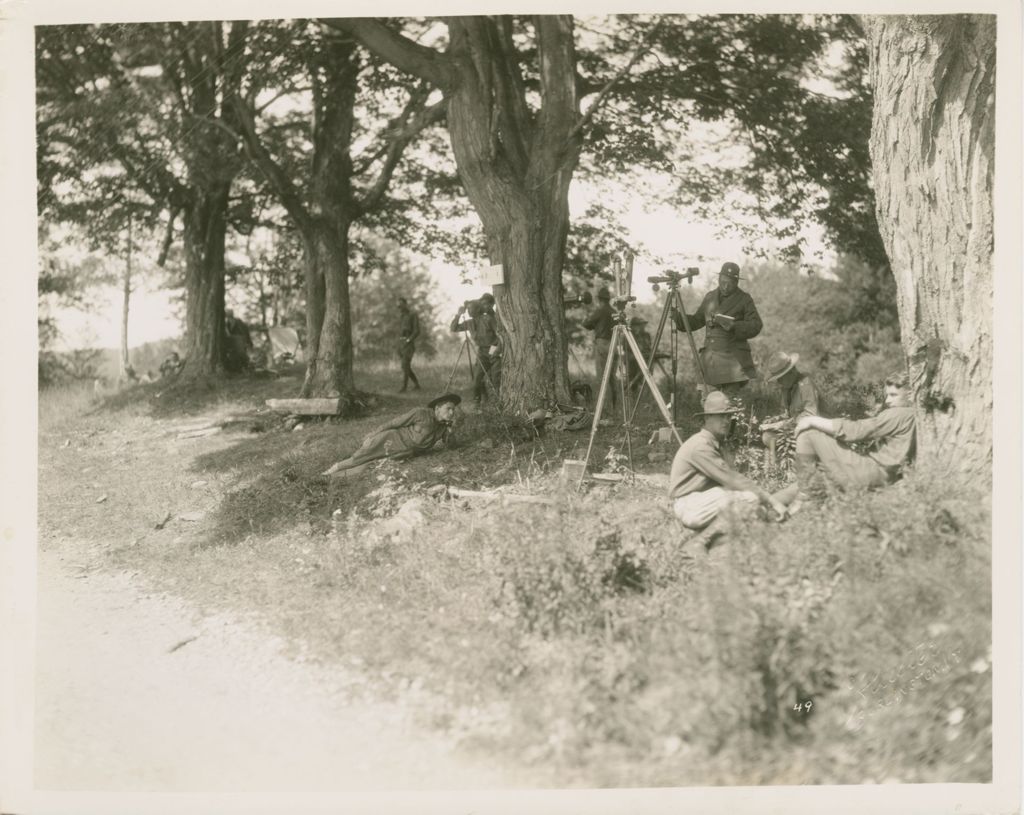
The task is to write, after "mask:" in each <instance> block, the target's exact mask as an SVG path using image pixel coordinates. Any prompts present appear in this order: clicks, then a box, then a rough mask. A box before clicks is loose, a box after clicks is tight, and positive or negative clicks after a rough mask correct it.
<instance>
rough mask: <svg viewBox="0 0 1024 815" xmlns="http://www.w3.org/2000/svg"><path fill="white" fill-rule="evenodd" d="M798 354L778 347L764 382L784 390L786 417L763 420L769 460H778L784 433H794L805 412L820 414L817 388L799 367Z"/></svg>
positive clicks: (771, 463)
mask: <svg viewBox="0 0 1024 815" xmlns="http://www.w3.org/2000/svg"><path fill="white" fill-rule="evenodd" d="M799 361H800V355H799V354H787V353H786V352H785V351H776V352H775V353H774V354H772V356H771V358H770V359H769V360H768V375H767V376H766V377H765V382H773V383H775V384H776V385H778V387H779V389H780V390H781V392H782V403H783V405H784V406H785V409H786V418H785V419H780V420H779V421H777V422H770V423H767V424H762V425H761V429H762V431H763V432H762V433H761V441H762V442H764V446H765V448H766V449H767V451H768V464H769V466H772V467H774V466H775V464H776V447H777V444H778V441H779V439H780V438H781V437H783V436H791V435H792V432H793V428H794V427H795V426H796V423H797V420H799V419H800V417H802V416H819V415H821V410H820V407H821V405H820V402H821V399H820V397H819V396H818V389H817V388H816V387H815V385H814V380H812V379H811V378H810V377H809V376H808V375H807V374H805V373H803V372H802V371H801V370H800V369H799V368H797V363H798V362H799Z"/></svg>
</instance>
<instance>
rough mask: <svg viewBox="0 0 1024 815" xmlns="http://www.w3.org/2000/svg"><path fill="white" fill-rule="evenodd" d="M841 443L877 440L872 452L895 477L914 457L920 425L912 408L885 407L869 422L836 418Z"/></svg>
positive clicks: (877, 460) (873, 456)
mask: <svg viewBox="0 0 1024 815" xmlns="http://www.w3.org/2000/svg"><path fill="white" fill-rule="evenodd" d="M833 422H834V423H835V426H836V438H837V439H839V440H841V441H847V442H852V441H875V442H876V446H875V449H874V450H872V451H871V452H869V453H868V455H869V456H870V457H871V458H873V459H874V460H875V461H876V462H877V463H878V464H879V465H881V466H882V467H884V468H885V470H886V472H888V473H889V474H890V476H891V475H894V474H896V473H898V472H899V471H900V469H901V468H902V467H903V465H904V464H906V463H907V462H909V461H910V460H911V459H913V457H914V452H915V445H916V422H915V419H914V409H913V408H912V407H892V408H885V410H883V411H882V412H881V413H879V414H878V415H877V416H873V417H871V418H869V419H860V420H859V421H855V420H853V419H833Z"/></svg>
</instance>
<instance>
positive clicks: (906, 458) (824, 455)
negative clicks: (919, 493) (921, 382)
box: [786, 371, 915, 498]
mask: <svg viewBox="0 0 1024 815" xmlns="http://www.w3.org/2000/svg"><path fill="white" fill-rule="evenodd" d="M794 433H795V434H796V456H795V465H796V477H797V484H796V485H793V487H791V488H788V490H787V492H789V493H791V494H792V496H793V497H794V498H795V497H797V495H798V493H799V495H800V496H801V497H803V496H806V495H807V493H808V488H809V485H811V484H812V483H813V482H814V480H815V478H816V476H817V474H818V471H819V466H820V468H821V469H822V470H824V472H825V474H826V475H827V476H828V478H829V479H830V480H831V481H832V482H833V483H835V484H836V485H837V486H838V487H840V488H841V489H851V488H854V489H856V488H860V489H872V488H875V487H884V486H886V485H887V484H891V483H892V482H894V481H896V480H897V479H898V478H899V477H900V476H901V475H902V472H903V468H904V467H905V466H906V465H907V464H908V463H909V462H910V461H912V460H913V458H914V451H915V419H914V408H913V405H912V404H911V394H910V383H909V380H908V377H907V375H906V374H905V373H903V372H902V371H897V372H895V373H892V374H890V375H889V376H888V377H886V379H885V407H884V408H883V409H882V410H881V412H879V413H878V415H876V416H872V417H871V418H868V419H861V420H859V421H855V420H853V419H826V418H824V417H822V416H803V417H801V418H800V419H799V420H798V421H797V423H796V428H795V429H794ZM859 441H874V442H875V447H874V449H873V450H872V451H871V452H868V453H866V454H865V453H858V452H856V451H854V450H851V449H850V448H849V447H847V446H846V443H848V442H859ZM794 488H796V489H794ZM786 497H787V498H788V497H789V495H787V496H786Z"/></svg>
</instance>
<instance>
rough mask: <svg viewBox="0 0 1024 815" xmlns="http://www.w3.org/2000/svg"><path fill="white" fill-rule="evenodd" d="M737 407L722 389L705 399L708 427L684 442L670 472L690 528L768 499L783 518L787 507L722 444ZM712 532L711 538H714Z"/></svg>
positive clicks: (672, 490)
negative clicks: (742, 469) (736, 464)
mask: <svg viewBox="0 0 1024 815" xmlns="http://www.w3.org/2000/svg"><path fill="white" fill-rule="evenodd" d="M738 411H739V408H736V407H733V405H732V403H731V402H730V401H729V398H728V397H727V396H726V395H725V394H724V393H722V392H721V391H711V393H709V394H708V395H707V397H706V398H705V399H704V410H703V411H702V412H700V413H697V414H695V415H697V416H703V417H704V427H703V429H701V430H698V431H697V432H696V433H694V434H693V435H692V436H690V438H688V439H687V440H686V441H685V442H683V446H682V447H680V448H679V451H678V452H677V453H676V456H675V458H674V459H673V461H672V470H671V473H670V474H669V479H668V480H669V489H668V496H669V498H670V499H671V501H672V509H673V511H674V512H675V514H676V517H678V518H679V520H681V521H682V522H683V526H685V527H687V528H689V529H704V528H705V527H708V530H707V532H706V533H705V534H708V533H711V532H712V529H711V527H710V526H709V524H711V523H712V521H714V520H715V519H716V518H718V516H719V513H721V512H722V511H723V510H724V509H726V508H727V507H730V506H735V507H737V508H738V509H743V508H745V509H751V510H752V509H755V508H756V507H757V505H758V504H759V503H760V504H763V505H764V506H766V507H767V508H768V509H770V510H771V511H772V512H773V513H774V515H775V516H776V517H777V518H778V519H779V520H783V519H784V518H785V517H786V507H785V506H784V505H783V504H782V503H780V502H779V501H778V500H777V499H776V497H775V496H773V495H770V494H769V493H768V492H766V491H765V490H764V489H763V488H762V487H761V486H760V485H759V484H758V483H757V482H756V481H753V480H752V479H750V478H747V476H745V475H743V474H742V473H740V472H738V471H737V470H736V469H735V467H734V466H733V462H732V455H731V453H730V452H729V451H728V450H727V449H724V448H723V447H722V442H723V441H725V439H726V438H727V437H728V436H729V433H730V431H731V429H732V423H733V421H734V416H733V414H735V413H737V412H738ZM710 539H711V538H710V537H709V538H708V542H710Z"/></svg>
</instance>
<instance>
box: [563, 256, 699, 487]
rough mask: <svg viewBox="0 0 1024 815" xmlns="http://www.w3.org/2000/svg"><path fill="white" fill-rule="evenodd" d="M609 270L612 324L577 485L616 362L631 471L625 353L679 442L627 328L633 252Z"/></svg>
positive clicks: (670, 419) (674, 428) (631, 459)
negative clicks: (612, 293)
mask: <svg viewBox="0 0 1024 815" xmlns="http://www.w3.org/2000/svg"><path fill="white" fill-rule="evenodd" d="M612 271H613V273H614V277H615V296H614V297H612V299H611V303H610V305H611V307H612V312H613V317H612V319H613V320H614V325H613V326H612V337H611V342H610V344H609V348H608V357H607V359H605V363H604V373H603V375H602V376H601V387H600V389H599V390H598V392H597V404H596V405H595V406H594V420H593V422H592V423H591V425H590V441H589V443H588V444H587V455H586V457H585V458H584V459H583V468H582V471H581V473H580V480H579V482H578V483H577V487H579V486H580V484H582V483H583V479H584V478H585V476H586V471H587V465H588V464H589V463H590V454H591V452H592V451H593V449H594V437H595V436H596V435H597V428H598V426H599V424H600V421H601V412H602V411H603V409H604V401H605V398H606V397H607V396H608V395H609V390H610V384H609V383H610V381H611V378H612V366H613V365H616V364H617V365H618V368H619V372H618V375H617V379H618V386H619V396H620V399H619V403H620V404H621V405H622V426H623V430H624V432H625V435H626V438H625V443H626V456H627V458H628V460H629V469H630V470H631V471H632V469H633V441H632V438H631V434H630V427H631V422H632V420H633V415H632V413H631V412H630V410H629V405H628V404H627V401H626V393H627V390H626V389H627V385H626V383H627V376H626V354H627V353H630V354H632V355H633V359H634V361H635V362H636V365H637V369H638V370H639V372H640V374H641V375H642V376H643V379H644V382H645V383H646V385H647V387H648V389H649V390H650V392H651V395H652V396H653V397H654V401H655V402H656V403H657V405H658V409H659V410H660V411H661V415H662V416H664V417H665V421H666V422H667V423H668V425H669V427H671V428H672V433H673V434H674V435H675V437H676V440H677V441H678V442H679V443H680V444H682V443H683V440H682V438H680V436H679V431H678V430H676V427H675V423H674V422H673V421H672V417H671V415H670V414H669V410H668V405H666V404H665V400H664V399H663V398H662V396H661V391H659V390H658V386H657V384H656V383H655V381H654V377H653V376H651V369H650V366H649V365H648V362H647V360H645V359H644V356H643V353H642V352H641V351H640V347H639V346H638V345H637V342H636V337H634V336H633V332H632V330H631V329H630V327H629V317H628V316H627V315H626V306H628V305H629V304H630V303H633V302H636V297H633V296H632V295H631V294H630V292H631V291H632V287H633V255H632V254H630V253H627V254H626V255H625V262H623V261H622V260H621V259H620V258H615V259H614V261H613V263H612ZM663 321H664V320H663ZM659 332H660V327H659ZM652 353H653V352H652Z"/></svg>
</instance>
